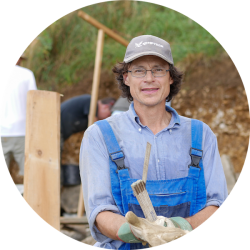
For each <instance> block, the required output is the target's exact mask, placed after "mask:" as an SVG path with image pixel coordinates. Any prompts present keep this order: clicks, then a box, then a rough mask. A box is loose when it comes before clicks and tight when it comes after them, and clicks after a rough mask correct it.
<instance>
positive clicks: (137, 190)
mask: <svg viewBox="0 0 250 250" xmlns="http://www.w3.org/2000/svg"><path fill="white" fill-rule="evenodd" d="M150 151H151V144H150V143H149V142H147V148H146V154H145V158H144V166H143V174H142V180H138V181H136V182H134V183H132V185H131V187H132V189H133V191H134V195H135V197H136V198H137V200H138V202H139V204H140V206H141V209H142V211H143V213H144V216H145V218H146V219H147V220H149V221H155V220H156V219H157V215H156V213H155V210H154V207H153V205H152V202H151V200H150V198H149V195H148V192H147V189H146V180H147V174H148V164H149V157H150Z"/></svg>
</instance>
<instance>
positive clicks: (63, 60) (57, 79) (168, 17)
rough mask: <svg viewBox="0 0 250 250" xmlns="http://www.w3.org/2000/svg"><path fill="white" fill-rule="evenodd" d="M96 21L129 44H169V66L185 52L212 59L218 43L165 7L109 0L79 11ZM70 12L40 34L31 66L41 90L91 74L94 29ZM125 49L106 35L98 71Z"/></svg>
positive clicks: (106, 68)
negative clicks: (147, 39)
mask: <svg viewBox="0 0 250 250" xmlns="http://www.w3.org/2000/svg"><path fill="white" fill-rule="evenodd" d="M82 10H83V11H84V12H86V13H87V14H89V15H90V16H92V17H93V18H95V19H97V20H98V21H99V22H100V23H102V24H104V25H106V26H107V27H109V28H110V29H112V30H114V31H115V32H117V33H118V34H119V35H120V36H122V37H123V38H125V39H127V40H128V41H129V40H131V39H132V38H133V37H135V36H139V35H144V34H151V35H155V36H158V37H161V38H162V39H165V40H167V41H168V42H169V43H170V44H171V48H172V53H173V58H174V62H175V63H177V62H180V61H181V60H183V59H184V58H185V57H187V56H188V55H189V54H204V55H205V56H214V55H216V54H218V53H222V52H223V48H222V47H221V45H220V44H219V43H218V42H217V41H216V40H215V39H214V37H213V36H211V35H210V34H209V33H208V32H207V31H206V30H205V29H203V28H202V27H201V26H200V25H199V24H197V23H196V22H194V21H193V20H191V19H190V18H188V17H186V16H184V15H182V14H180V13H178V12H176V11H173V10H171V9H168V8H166V7H163V6H160V5H155V4H151V3H146V2H137V1H114V2H113V1H112V2H104V3H99V4H95V5H90V6H87V7H85V8H82ZM77 12H78V11H74V12H72V13H70V14H68V15H66V16H64V17H62V18H61V19H59V20H57V21H56V22H54V23H53V24H51V25H50V26H49V27H48V28H47V29H46V30H44V31H43V32H42V33H41V34H40V35H39V36H38V38H37V39H38V41H39V42H37V43H36V45H35V46H34V52H33V57H32V63H31V64H30V68H31V70H32V71H34V73H35V75H36V79H37V81H38V82H41V83H44V84H45V85H46V86H50V87H51V86H56V85H57V86H58V85H61V86H62V85H65V84H67V85H69V84H74V83H77V82H79V81H80V80H83V79H84V76H86V75H87V74H88V73H89V72H90V71H92V70H93V67H94V60H95V50H96V40H97V29H96V28H95V27H93V26H92V25H91V24H89V23H87V22H86V21H84V20H82V19H81V18H79V17H78V16H77ZM125 50H126V48H125V47H124V46H123V45H121V44H119V43H117V42H116V41H114V40H113V39H112V38H110V37H108V36H107V35H105V43H104V50H103V63H102V69H105V70H108V71H111V68H112V66H113V65H114V64H115V63H116V62H118V61H123V57H124V53H125Z"/></svg>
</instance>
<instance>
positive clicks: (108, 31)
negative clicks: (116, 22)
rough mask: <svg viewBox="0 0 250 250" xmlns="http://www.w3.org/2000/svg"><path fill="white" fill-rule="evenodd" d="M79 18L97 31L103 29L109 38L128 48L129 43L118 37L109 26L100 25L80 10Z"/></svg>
mask: <svg viewBox="0 0 250 250" xmlns="http://www.w3.org/2000/svg"><path fill="white" fill-rule="evenodd" d="M78 16H79V17H81V18H82V19H84V20H85V21H87V22H88V23H90V24H92V25H93V26H95V27H96V28H97V29H102V30H103V31H104V32H105V33H106V34H107V35H108V36H110V37H112V38H113V39H114V40H116V41H117V42H118V43H120V44H122V45H124V46H125V47H127V46H128V44H129V42H128V41H127V40H125V39H124V38H122V37H121V36H119V35H117V34H116V33H115V32H114V31H113V30H111V29H109V28H108V27H107V26H105V25H103V24H101V23H99V22H98V21H97V20H96V19H94V18H93V17H91V16H89V15H88V14H87V13H85V12H84V11H82V10H80V11H79V12H78Z"/></svg>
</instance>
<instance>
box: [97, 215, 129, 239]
mask: <svg viewBox="0 0 250 250" xmlns="http://www.w3.org/2000/svg"><path fill="white" fill-rule="evenodd" d="M125 222H126V219H125V217H123V216H122V215H119V214H115V213H113V212H110V211H103V212H101V213H99V214H98V215H97V216H96V220H95V225H96V227H97V229H98V230H99V231H100V232H101V233H102V234H103V235H105V236H107V237H109V238H111V239H113V240H120V239H119V238H117V236H116V233H117V232H118V230H119V228H120V227H121V225H122V224H123V223H125Z"/></svg>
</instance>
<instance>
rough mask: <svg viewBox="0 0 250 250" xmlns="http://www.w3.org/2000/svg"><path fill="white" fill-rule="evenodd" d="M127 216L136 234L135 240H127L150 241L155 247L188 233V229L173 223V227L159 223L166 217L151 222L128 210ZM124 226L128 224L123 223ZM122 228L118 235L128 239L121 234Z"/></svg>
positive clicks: (131, 228) (132, 230)
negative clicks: (177, 226)
mask: <svg viewBox="0 0 250 250" xmlns="http://www.w3.org/2000/svg"><path fill="white" fill-rule="evenodd" d="M125 218H126V220H127V222H128V224H129V226H130V230H131V232H132V234H133V235H134V236H135V237H134V240H132V238H131V240H128V241H126V242H140V241H141V242H148V243H149V245H150V246H152V247H154V246H159V245H161V244H164V243H167V242H170V241H172V240H175V239H177V238H180V237H181V236H183V235H185V234H187V233H188V231H186V230H182V229H180V228H175V227H174V226H173V225H172V227H165V226H163V225H161V224H162V222H160V223H159V219H160V220H161V219H162V218H164V217H162V218H159V219H158V220H157V221H156V222H150V221H148V220H146V219H143V218H140V217H137V216H136V215H135V214H134V213H133V212H128V213H127V214H126V216H125ZM165 219H167V218H165ZM167 220H168V219H167ZM124 226H126V224H125V225H123V226H122V227H121V229H122V228H123V227H124ZM121 229H119V231H118V237H119V238H121V240H123V239H125V240H126V239H127V238H123V235H121V233H122V232H121V231H122V230H121ZM136 239H137V241H136Z"/></svg>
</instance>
